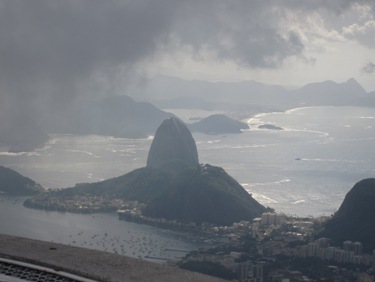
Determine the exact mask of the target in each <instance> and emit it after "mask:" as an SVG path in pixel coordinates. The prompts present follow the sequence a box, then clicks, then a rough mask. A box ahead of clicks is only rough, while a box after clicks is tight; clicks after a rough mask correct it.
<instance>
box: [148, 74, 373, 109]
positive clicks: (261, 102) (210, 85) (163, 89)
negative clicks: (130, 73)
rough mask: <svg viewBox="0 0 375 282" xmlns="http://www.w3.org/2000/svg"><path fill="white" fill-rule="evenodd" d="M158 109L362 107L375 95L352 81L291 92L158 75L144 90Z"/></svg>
mask: <svg viewBox="0 0 375 282" xmlns="http://www.w3.org/2000/svg"><path fill="white" fill-rule="evenodd" d="M141 94H142V96H144V97H149V98H150V101H151V102H152V103H154V104H155V105H157V106H168V107H169V108H174V107H176V108H181V107H182V108H189V107H191V106H192V105H194V106H195V107H196V108H202V109H218V108H228V107H229V108H231V107H233V108H236V107H235V106H236V105H237V107H239V106H241V105H242V106H245V105H246V106H248V107H254V106H255V105H258V106H261V107H264V108H267V107H268V108H269V107H271V108H275V107H276V108H279V109H289V108H294V107H300V106H328V105H329V106H343V105H345V106H359V105H364V106H367V105H368V104H367V103H366V102H364V100H366V99H367V100H369V99H370V100H372V101H373V102H375V95H374V94H373V93H367V92H366V91H365V90H364V88H363V87H362V86H361V85H360V84H359V83H358V82H357V81H356V80H355V79H354V78H351V79H349V80H348V81H346V82H343V83H336V82H333V81H324V82H318V83H311V84H307V85H305V86H303V87H301V88H297V89H293V90H289V89H286V88H285V87H283V86H280V85H272V84H264V83H259V82H255V81H242V82H207V81H196V80H194V81H185V80H182V79H179V78H175V77H166V76H158V77H156V78H154V79H153V80H151V81H150V82H149V84H148V85H147V86H146V87H145V88H144V89H143V92H142V91H141Z"/></svg>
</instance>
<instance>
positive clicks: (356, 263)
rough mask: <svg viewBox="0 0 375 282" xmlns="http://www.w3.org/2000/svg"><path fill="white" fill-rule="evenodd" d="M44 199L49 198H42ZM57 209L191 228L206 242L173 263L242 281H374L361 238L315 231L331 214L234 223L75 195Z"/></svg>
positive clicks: (373, 261) (374, 256)
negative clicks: (338, 239) (337, 238)
mask: <svg viewBox="0 0 375 282" xmlns="http://www.w3.org/2000/svg"><path fill="white" fill-rule="evenodd" d="M40 200H41V201H44V200H45V199H40ZM48 201H49V203H48V205H46V203H45V202H44V206H45V207H46V206H50V207H51V209H54V210H56V209H57V210H65V211H74V212H83V213H84V212H102V211H115V210H117V212H118V215H119V219H121V220H127V221H135V222H138V223H144V224H149V225H155V226H159V227H163V228H170V229H173V230H179V231H183V232H184V233H186V236H187V238H189V239H190V240H195V241H197V242H204V243H205V244H206V246H207V248H204V249H200V250H197V251H193V252H191V253H188V254H187V255H186V256H185V257H184V258H183V259H181V260H174V261H169V262H168V264H171V265H174V266H177V267H181V268H184V269H189V270H193V271H198V272H202V273H206V274H209V275H214V276H218V277H221V278H224V279H227V280H233V281H241V282H260V281H282V282H286V281H374V273H375V272H374V270H375V251H374V252H373V253H364V251H363V249H364V246H363V245H362V243H361V242H352V241H350V240H347V241H345V242H343V244H341V245H337V244H335V242H331V240H329V239H328V238H317V236H316V234H318V233H319V231H320V230H321V228H322V224H324V222H325V221H326V220H327V219H329V217H318V218H297V217H289V216H286V215H284V214H278V213H274V212H266V213H263V214H262V215H261V217H259V218H254V219H253V220H251V221H241V222H238V223H235V224H233V225H232V226H215V225H213V224H207V223H200V224H196V223H193V222H179V221H176V220H167V219H163V218H151V217H146V216H143V215H142V212H141V210H142V208H143V207H144V205H143V204H140V203H138V202H137V201H123V200H109V199H106V198H105V197H93V196H87V197H85V196H75V197H74V198H72V199H70V200H67V199H65V200H62V199H61V198H55V199H54V198H48Z"/></svg>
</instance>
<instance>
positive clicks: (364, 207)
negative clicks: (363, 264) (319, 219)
mask: <svg viewBox="0 0 375 282" xmlns="http://www.w3.org/2000/svg"><path fill="white" fill-rule="evenodd" d="M374 202H375V179H374V178H370V179H364V180H362V181H360V182H358V183H357V184H355V185H354V187H353V188H352V189H351V190H350V191H349V192H348V194H347V195H346V197H345V199H344V201H343V203H342V204H341V206H340V208H339V210H338V211H337V213H336V214H335V215H334V216H333V218H332V219H331V220H330V221H328V222H327V223H326V225H325V229H324V231H322V232H321V233H320V236H322V237H329V238H332V239H333V240H334V241H336V242H337V243H339V244H341V243H342V242H343V241H346V240H351V241H360V242H362V243H363V246H364V250H365V251H367V252H371V251H372V250H374V249H375V241H374V238H375V225H374V216H375V209H374Z"/></svg>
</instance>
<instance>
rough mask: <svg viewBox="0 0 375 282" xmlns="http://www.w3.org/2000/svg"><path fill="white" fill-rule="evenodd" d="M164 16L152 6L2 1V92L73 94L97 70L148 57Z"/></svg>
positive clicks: (94, 1)
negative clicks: (79, 84)
mask: <svg viewBox="0 0 375 282" xmlns="http://www.w3.org/2000/svg"><path fill="white" fill-rule="evenodd" d="M159 2H160V1H159ZM167 13H168V10H167V9H165V7H162V8H161V7H160V6H159V5H157V4H156V2H153V1H149V2H146V1H142V0H140V1H139V0H138V1H101V0H89V1H79V0H64V1H58V0H48V1H45V0H44V1H42V0H33V1H27V0H9V1H1V2H0V34H1V36H0V72H1V73H0V74H1V85H2V86H3V89H2V91H4V92H6V93H9V92H11V93H12V95H25V97H27V95H28V94H26V92H27V93H31V92H33V91H34V92H38V94H41V93H43V92H45V91H48V92H63V94H62V93H61V95H62V96H64V97H69V95H74V93H69V92H74V87H73V86H76V85H77V83H80V82H82V81H84V80H85V79H88V78H89V77H90V76H91V75H92V74H93V73H94V72H95V71H101V70H104V71H105V70H110V69H112V68H115V67H117V66H119V65H121V64H128V65H131V64H133V63H135V62H137V61H138V60H139V59H141V58H144V57H146V56H148V55H150V54H152V52H153V50H154V49H155V45H156V38H157V37H158V36H160V34H161V33H162V32H163V31H164V30H165V29H166V25H167V18H168V17H167ZM4 88H5V89H4ZM36 94H37V93H34V95H36ZM61 99H63V98H62V97H61Z"/></svg>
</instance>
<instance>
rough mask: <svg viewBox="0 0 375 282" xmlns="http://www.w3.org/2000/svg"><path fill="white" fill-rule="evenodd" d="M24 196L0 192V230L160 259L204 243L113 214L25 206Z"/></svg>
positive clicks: (176, 255)
mask: <svg viewBox="0 0 375 282" xmlns="http://www.w3.org/2000/svg"><path fill="white" fill-rule="evenodd" d="M24 199H25V198H22V197H6V196H4V195H3V196H0V223H1V224H0V233H1V234H7V235H15V236H21V237H26V238H31V239H37V240H42V241H48V242H55V243H61V244H65V245H71V246H77V247H83V248H88V249H95V250H101V251H105V252H110V253H116V254H120V255H124V256H130V257H135V258H141V259H145V260H149V261H153V262H158V263H162V262H165V261H166V260H170V259H175V258H180V257H182V256H184V255H185V254H186V253H187V252H188V251H191V250H195V249H198V248H199V247H202V246H204V243H203V242H196V241H193V240H192V239H191V238H188V237H187V236H185V235H184V234H181V233H179V232H174V231H171V230H166V229H160V228H156V227H152V226H148V225H144V224H137V223H133V222H126V221H122V220H118V218H117V216H116V215H115V214H105V213H97V214H74V213H64V212H53V211H43V210H34V209H28V208H25V207H24V206H23V205H22V203H23V201H24Z"/></svg>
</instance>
